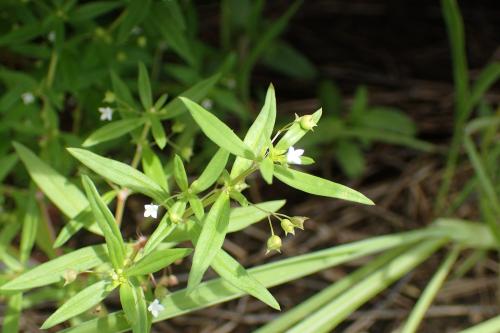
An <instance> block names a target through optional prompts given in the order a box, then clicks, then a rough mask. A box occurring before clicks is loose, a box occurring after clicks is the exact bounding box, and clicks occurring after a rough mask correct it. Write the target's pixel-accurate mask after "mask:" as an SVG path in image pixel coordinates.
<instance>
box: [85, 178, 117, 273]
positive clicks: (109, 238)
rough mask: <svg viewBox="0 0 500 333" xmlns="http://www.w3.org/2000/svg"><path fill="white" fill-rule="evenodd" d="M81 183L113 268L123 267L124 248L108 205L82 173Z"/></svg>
mask: <svg viewBox="0 0 500 333" xmlns="http://www.w3.org/2000/svg"><path fill="white" fill-rule="evenodd" d="M82 184H83V187H84V188H85V192H86V193H87V198H88V199H89V203H90V208H91V209H92V212H93V213H94V217H95V219H96V221H97V224H98V225H99V228H101V230H102V233H103V234H104V238H105V239H106V244H107V246H108V255H109V258H110V259H111V263H112V264H113V267H114V268H115V269H119V268H122V267H123V264H124V260H125V255H126V249H125V244H124V242H123V238H122V234H121V233H120V229H119V228H118V225H117V224H116V221H115V218H114V216H113V214H112V213H111V212H110V210H109V208H108V206H106V204H105V203H104V201H103V200H102V199H101V196H100V195H99V192H97V189H96V188H95V185H94V183H93V182H92V180H90V178H89V177H88V176H86V175H82Z"/></svg>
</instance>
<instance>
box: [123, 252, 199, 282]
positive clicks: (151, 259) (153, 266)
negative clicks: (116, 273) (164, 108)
mask: <svg viewBox="0 0 500 333" xmlns="http://www.w3.org/2000/svg"><path fill="white" fill-rule="evenodd" d="M191 252H193V250H192V249H182V248H176V249H165V250H157V251H154V252H153V253H150V254H147V255H146V256H144V257H143V258H141V259H140V260H139V261H137V262H136V263H134V264H133V265H132V267H130V268H128V269H127V270H126V271H125V274H126V275H127V276H133V275H146V274H150V273H155V272H157V271H159V270H160V269H163V268H165V267H167V266H168V265H170V264H171V263H173V262H174V261H176V260H178V259H181V258H184V257H185V256H187V255H189V254H190V253H191Z"/></svg>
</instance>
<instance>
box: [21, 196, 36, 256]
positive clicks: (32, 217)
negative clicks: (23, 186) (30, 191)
mask: <svg viewBox="0 0 500 333" xmlns="http://www.w3.org/2000/svg"><path fill="white" fill-rule="evenodd" d="M39 221H40V218H39V215H38V208H37V206H36V203H35V199H34V198H33V197H30V199H29V201H28V205H27V207H26V214H25V215H24V220H23V230H22V233H21V244H20V245H19V260H20V261H21V263H22V264H25V263H26V261H27V260H28V259H29V257H30V254H31V249H32V248H33V244H34V243H35V239H36V235H37V230H38V223H39Z"/></svg>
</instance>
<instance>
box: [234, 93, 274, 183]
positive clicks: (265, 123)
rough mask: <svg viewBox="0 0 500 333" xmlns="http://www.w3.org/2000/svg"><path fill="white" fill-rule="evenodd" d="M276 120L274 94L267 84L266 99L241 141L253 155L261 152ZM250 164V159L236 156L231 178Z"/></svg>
mask: <svg viewBox="0 0 500 333" xmlns="http://www.w3.org/2000/svg"><path fill="white" fill-rule="evenodd" d="M275 120H276V96H275V93H274V87H273V85H272V84H271V85H269V88H268V89H267V94H266V100H265V102H264V105H263V106H262V109H261V110H260V113H259V115H258V116H257V118H256V119H255V121H254V122H253V124H252V126H250V129H249V130H248V132H247V134H246V135H245V139H244V140H243V142H244V143H245V144H246V145H247V146H248V147H249V148H250V149H251V150H252V152H253V153H254V155H255V156H259V155H260V154H261V153H262V149H263V148H264V145H265V144H266V142H267V141H268V140H269V141H270V137H271V135H272V133H273V129H274V122H275ZM251 165H252V161H249V160H248V159H242V158H239V157H237V158H236V160H235V161H234V165H233V168H232V170H231V178H233V179H234V178H235V177H237V176H239V175H240V174H241V173H243V172H244V171H246V170H247V169H248V168H250V166H251Z"/></svg>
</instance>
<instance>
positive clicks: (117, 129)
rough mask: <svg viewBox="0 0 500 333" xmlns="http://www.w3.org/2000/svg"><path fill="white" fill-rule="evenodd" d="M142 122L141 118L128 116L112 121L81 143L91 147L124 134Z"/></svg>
mask: <svg viewBox="0 0 500 333" xmlns="http://www.w3.org/2000/svg"><path fill="white" fill-rule="evenodd" d="M143 123H144V119H142V118H129V119H121V120H117V121H113V122H111V123H109V124H106V125H104V126H103V127H101V128H99V129H98V130H96V131H95V132H94V133H92V134H91V135H90V136H89V137H88V138H87V139H86V140H85V141H84V142H83V144H82V146H83V147H91V146H94V145H97V144H99V143H102V142H106V141H109V140H112V139H116V138H119V137H121V136H122V135H125V134H127V133H129V132H131V131H132V130H134V129H136V128H137V127H139V126H141V125H142V124H143Z"/></svg>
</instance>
